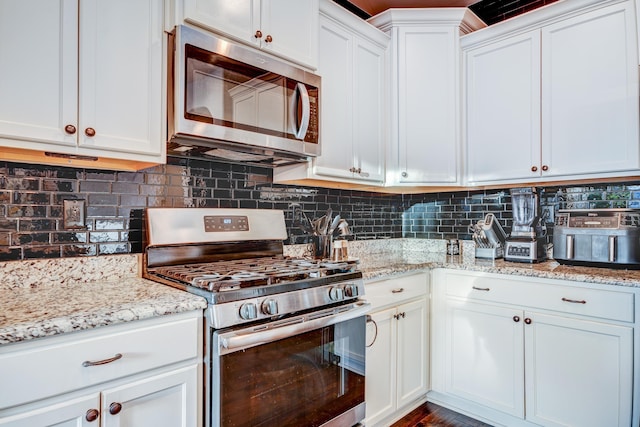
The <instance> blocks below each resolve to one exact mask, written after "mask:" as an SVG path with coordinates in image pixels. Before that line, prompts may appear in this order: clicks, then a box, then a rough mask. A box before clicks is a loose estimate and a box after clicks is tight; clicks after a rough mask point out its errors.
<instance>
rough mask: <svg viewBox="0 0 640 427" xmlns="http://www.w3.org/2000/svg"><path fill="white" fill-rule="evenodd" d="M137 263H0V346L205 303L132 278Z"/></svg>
mask: <svg viewBox="0 0 640 427" xmlns="http://www.w3.org/2000/svg"><path fill="white" fill-rule="evenodd" d="M100 258H102V259H100ZM137 262H138V260H137V259H136V256H134V255H123V256H104V257H92V258H86V259H85V258H82V259H70V258H68V259H57V260H31V261H11V262H3V263H0V345H3V344H9V343H16V342H21V341H26V340H31V339H35V338H40V337H45V336H52V335H57V334H62V333H67V332H73V331H80V330H87V329H92V328H96V327H101V326H107V325H114V324H118V323H124V322H130V321H134V320H142V319H148V318H152V317H157V316H164V315H168V314H175V313H181V312H187V311H193V310H203V309H204V308H205V307H206V306H207V302H206V300H205V299H203V298H201V297H198V296H196V295H193V294H190V293H188V292H184V291H181V290H178V289H174V288H172V287H170V286H166V285H162V284H159V283H155V282H152V281H149V280H145V279H142V278H140V277H138V274H137Z"/></svg>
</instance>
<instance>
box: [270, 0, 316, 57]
mask: <svg viewBox="0 0 640 427" xmlns="http://www.w3.org/2000/svg"><path fill="white" fill-rule="evenodd" d="M261 4H262V6H261V26H262V32H263V39H262V40H263V41H262V48H263V49H267V50H270V51H273V52H274V53H277V54H279V55H281V56H285V57H286V58H289V59H291V60H292V61H295V62H298V63H301V64H305V65H309V66H311V67H312V68H315V67H316V65H317V57H318V15H319V12H318V0H305V1H299V0H262V2H261ZM267 36H271V38H272V41H271V42H266V37H267Z"/></svg>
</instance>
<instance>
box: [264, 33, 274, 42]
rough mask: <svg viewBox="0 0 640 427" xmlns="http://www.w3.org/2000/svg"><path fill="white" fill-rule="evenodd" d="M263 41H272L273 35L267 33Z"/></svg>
mask: <svg viewBox="0 0 640 427" xmlns="http://www.w3.org/2000/svg"><path fill="white" fill-rule="evenodd" d="M264 41H266V42H267V43H271V42H272V41H273V37H271V34H267V37H265V38H264Z"/></svg>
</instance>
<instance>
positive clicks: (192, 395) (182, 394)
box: [101, 365, 199, 427]
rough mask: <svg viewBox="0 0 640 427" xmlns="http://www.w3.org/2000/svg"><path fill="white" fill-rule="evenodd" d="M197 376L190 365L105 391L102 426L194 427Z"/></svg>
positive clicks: (193, 367) (196, 408) (196, 370)
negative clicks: (118, 408) (119, 406)
mask: <svg viewBox="0 0 640 427" xmlns="http://www.w3.org/2000/svg"><path fill="white" fill-rule="evenodd" d="M197 375H198V369H197V366H195V365H193V366H190V367H186V368H182V369H177V370H175V371H171V372H168V373H165V374H160V375H156V376H153V377H150V378H146V379H143V380H139V381H135V382H132V383H129V384H125V385H123V386H120V387H115V388H112V389H108V390H105V391H104V392H103V397H102V411H101V412H102V416H103V427H117V426H136V427H147V426H148V427H156V426H172V427H174V426H175V427H195V426H197V425H198V422H199V421H198V420H199V417H198V391H197V388H198V377H197ZM116 405H121V409H120V410H119V411H118V410H116V409H114V408H116Z"/></svg>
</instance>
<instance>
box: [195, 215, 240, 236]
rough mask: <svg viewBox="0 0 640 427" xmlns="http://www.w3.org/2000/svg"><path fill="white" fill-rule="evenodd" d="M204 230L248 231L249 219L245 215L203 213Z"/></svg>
mask: <svg viewBox="0 0 640 427" xmlns="http://www.w3.org/2000/svg"><path fill="white" fill-rule="evenodd" d="M204 231H206V232H220V231H249V220H248V218H247V217H246V216H220V215H205V217H204Z"/></svg>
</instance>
